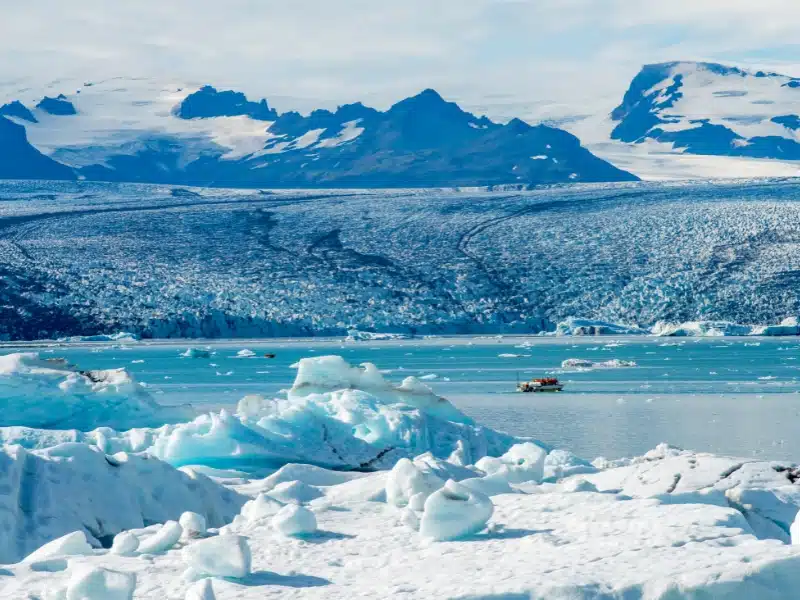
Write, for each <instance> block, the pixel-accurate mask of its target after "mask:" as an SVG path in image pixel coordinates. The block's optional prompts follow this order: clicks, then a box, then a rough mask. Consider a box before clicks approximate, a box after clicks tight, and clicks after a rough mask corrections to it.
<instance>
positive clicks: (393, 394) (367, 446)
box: [83, 356, 518, 473]
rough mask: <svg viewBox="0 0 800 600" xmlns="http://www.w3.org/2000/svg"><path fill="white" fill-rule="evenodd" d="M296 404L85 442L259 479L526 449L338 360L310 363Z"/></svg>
mask: <svg viewBox="0 0 800 600" xmlns="http://www.w3.org/2000/svg"><path fill="white" fill-rule="evenodd" d="M296 368H297V376H296V378H295V382H294V385H293V386H292V388H291V389H290V390H288V393H287V396H286V398H279V399H274V400H267V399H265V398H261V397H252V396H250V397H246V398H244V399H243V400H242V402H240V403H239V407H238V409H237V412H236V413H235V414H232V413H230V412H228V411H226V410H222V411H220V412H218V413H208V414H204V415H200V416H198V417H197V418H195V419H194V420H193V421H191V422H188V423H180V424H176V425H165V426H162V427H160V428H158V429H134V430H131V431H127V432H123V433H120V432H116V431H102V430H100V431H97V432H90V433H89V434H87V435H86V436H84V437H83V439H84V440H85V441H90V442H91V441H94V442H95V443H98V444H100V445H101V446H102V447H103V449H104V450H105V451H106V452H111V453H113V452H119V451H127V452H142V451H145V450H146V451H147V452H148V454H150V455H151V456H155V457H157V458H159V459H161V460H163V461H165V462H168V463H170V464H172V465H174V466H179V467H180V466H191V465H204V466H209V467H214V468H222V469H235V470H240V471H245V472H251V473H257V472H264V471H272V470H275V469H279V468H280V467H282V466H283V465H286V464H289V463H304V464H309V465H316V466H319V467H324V468H330V469H337V470H344V471H348V470H351V471H352V470H356V471H364V470H367V471H369V470H377V469H382V468H391V467H392V466H393V465H394V464H395V463H396V462H397V461H398V460H399V459H400V458H403V457H413V456H418V455H420V454H423V453H426V452H431V453H432V454H433V455H434V456H435V457H437V458H441V459H446V458H448V457H450V456H451V455H453V454H454V453H455V454H457V455H459V456H460V457H461V460H465V461H466V462H467V463H473V462H475V461H476V460H478V459H479V458H481V457H483V456H486V455H492V456H499V455H501V454H503V453H504V452H505V451H507V450H508V449H509V448H510V447H511V446H513V445H514V443H516V441H518V440H517V439H516V438H514V437H513V436H510V435H507V434H504V433H499V432H496V431H493V430H491V429H489V428H486V427H483V426H481V425H478V424H476V423H475V422H474V421H473V420H472V419H470V418H469V417H467V416H466V415H465V414H464V413H462V412H461V411H459V410H458V409H457V408H456V407H455V406H453V405H452V404H451V403H450V402H448V401H447V400H446V399H444V398H442V397H441V396H437V395H436V394H434V393H433V391H431V389H430V388H428V387H427V386H425V385H424V384H423V383H421V382H420V381H419V380H417V379H415V378H413V377H408V378H406V379H405V380H403V382H402V383H401V384H400V385H393V384H391V383H389V382H388V381H386V380H385V379H384V377H383V375H382V374H381V373H380V371H379V370H378V369H377V367H375V365H373V364H371V363H366V364H364V365H362V366H361V367H353V366H351V365H350V364H348V363H347V362H346V361H345V360H344V359H342V358H341V357H338V356H322V357H314V358H306V359H303V360H301V361H300V362H299V363H297V365H296Z"/></svg>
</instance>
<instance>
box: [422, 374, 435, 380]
mask: <svg viewBox="0 0 800 600" xmlns="http://www.w3.org/2000/svg"><path fill="white" fill-rule="evenodd" d="M438 378H439V376H438V375H437V374H436V373H428V374H427V375H422V376H421V377H420V379H421V380H422V381H433V380H434V379H438Z"/></svg>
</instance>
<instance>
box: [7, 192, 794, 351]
mask: <svg viewBox="0 0 800 600" xmlns="http://www.w3.org/2000/svg"><path fill="white" fill-rule="evenodd" d="M797 190H798V183H797V182H796V181H793V180H759V181H741V182H736V183H711V182H697V183H691V184H689V183H682V184H675V183H660V184H655V183H649V184H641V183H631V184H615V185H574V186H565V187H560V186H557V187H548V188H542V189H538V190H533V191H514V190H511V191H495V192H491V191H485V190H474V189H473V190H392V191H378V190H342V191H320V192H313V193H312V192H305V191H304V192H300V191H286V190H283V191H281V190H272V191H270V190H218V189H214V190H210V189H202V188H194V189H190V188H179V187H174V186H143V185H115V184H101V183H91V182H77V183H41V182H6V183H2V184H0V274H1V275H2V276H3V277H4V280H5V281H8V282H9V285H8V286H5V287H4V288H3V289H0V338H2V339H14V340H20V339H43V338H62V337H68V336H80V335H94V334H109V332H117V331H127V332H131V333H132V334H135V335H137V336H140V337H142V338H224V337H242V338H244V337H281V336H326V335H329V336H341V337H345V336H347V335H348V332H352V331H358V332H361V333H359V334H358V337H359V338H363V337H364V336H363V335H362V334H363V333H368V334H377V335H385V334H405V335H428V334H447V333H474V334H487V333H538V332H545V333H547V332H555V331H556V328H557V325H558V324H559V323H562V322H563V323H569V321H568V319H569V318H571V317H580V319H581V320H583V321H581V322H585V323H587V325H586V327H588V329H589V330H592V328H594V330H598V329H599V330H601V331H605V330H608V331H609V332H619V333H623V332H627V333H630V332H635V331H636V330H637V329H642V330H650V329H651V328H652V327H653V326H655V325H656V324H657V323H658V322H660V321H663V322H668V323H686V322H697V321H729V322H732V323H758V324H761V325H765V326H766V325H772V326H774V325H778V324H779V323H780V322H781V321H782V320H783V319H785V318H786V317H792V316H797V315H798V314H800V298H798V294H797V291H796V290H797V286H796V285H795V277H796V272H797V269H798V265H797V260H796V252H795V247H796V244H797V240H798V235H799V234H798V227H797V223H798V222H800V221H799V220H798V210H799V208H800V203H798V201H797ZM178 217H180V218H178ZM542 223H546V224H547V227H542ZM419 247H425V248H427V251H426V252H413V251H411V250H410V248H419ZM176 273H180V276H176ZM591 323H595V324H594V325H592V324H591ZM612 324H626V325H624V326H620V327H616V326H615V327H609V325H612ZM573 325H574V323H573ZM569 327H570V326H569V325H565V326H564V328H562V330H563V331H569ZM581 327H583V326H579V327H575V329H576V331H582V329H581Z"/></svg>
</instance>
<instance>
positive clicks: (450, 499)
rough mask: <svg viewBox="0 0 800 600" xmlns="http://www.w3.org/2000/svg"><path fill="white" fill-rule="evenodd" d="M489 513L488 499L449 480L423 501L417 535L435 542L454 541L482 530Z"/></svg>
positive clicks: (491, 511)
mask: <svg viewBox="0 0 800 600" xmlns="http://www.w3.org/2000/svg"><path fill="white" fill-rule="evenodd" d="M493 512H494V505H493V504H492V501H491V500H490V499H489V497H488V496H486V495H485V494H482V493H481V492H477V491H475V490H471V489H469V488H466V487H464V486H463V485H461V484H460V483H456V482H455V481H453V480H452V479H450V480H448V481H447V482H446V483H445V484H444V487H442V488H441V489H440V490H438V491H436V492H434V493H433V494H431V496H430V497H429V498H428V499H427V500H426V501H425V511H424V512H423V513H422V519H421V521H420V527H419V532H420V534H421V535H423V536H424V537H427V538H432V539H434V540H437V541H444V540H453V539H457V538H460V537H463V536H465V535H470V534H473V533H477V532H479V531H480V530H481V529H483V528H484V527H486V523H487V522H488V521H489V519H490V518H491V516H492V513H493Z"/></svg>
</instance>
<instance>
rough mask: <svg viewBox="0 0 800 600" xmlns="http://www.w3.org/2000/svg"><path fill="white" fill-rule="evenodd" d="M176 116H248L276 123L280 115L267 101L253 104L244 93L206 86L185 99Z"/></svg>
mask: <svg viewBox="0 0 800 600" xmlns="http://www.w3.org/2000/svg"><path fill="white" fill-rule="evenodd" d="M175 115H176V116H178V117H180V118H181V119H210V118H213V117H241V116H247V117H250V118H252V119H256V120H258V121H275V120H276V119H277V118H278V113H277V111H276V110H275V109H273V108H270V107H269V105H268V104H267V101H266V100H263V99H262V100H260V101H258V102H251V101H250V100H248V99H247V96H245V95H244V94H243V93H242V92H235V91H233V90H224V91H218V90H217V89H216V88H214V87H212V86H210V85H206V86H203V87H201V88H200V89H199V90H197V91H196V92H194V93H192V94H189V95H188V96H186V98H184V100H183V102H181V103H180V104H179V105H178V106H177V108H176V109H175Z"/></svg>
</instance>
